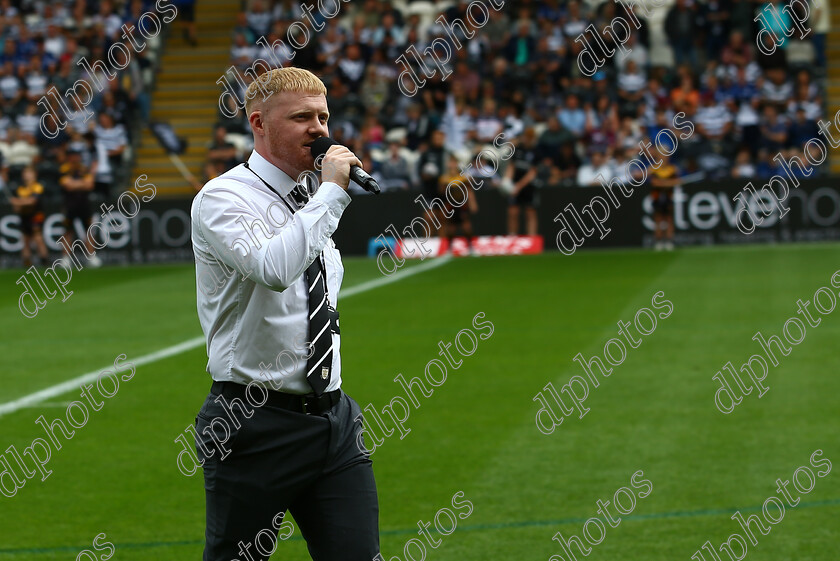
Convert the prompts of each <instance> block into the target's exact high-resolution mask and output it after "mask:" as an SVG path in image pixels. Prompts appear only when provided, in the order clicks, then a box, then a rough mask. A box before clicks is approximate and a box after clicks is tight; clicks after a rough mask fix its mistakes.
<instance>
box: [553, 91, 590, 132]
mask: <svg viewBox="0 0 840 561" xmlns="http://www.w3.org/2000/svg"><path fill="white" fill-rule="evenodd" d="M557 119H558V120H559V121H560V124H562V125H563V126H564V127H565V128H566V129H567V130H569V131H571V133H572V134H574V135H575V137H576V138H581V137H582V136H583V133H584V132H585V129H586V113H584V111H583V109H581V107H580V100H579V99H578V96H576V95H574V94H570V95H567V96H566V104H565V106H564V107H563V108H561V109H560V110H559V111H558V112H557Z"/></svg>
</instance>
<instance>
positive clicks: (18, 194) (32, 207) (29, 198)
mask: <svg viewBox="0 0 840 561" xmlns="http://www.w3.org/2000/svg"><path fill="white" fill-rule="evenodd" d="M22 177H23V183H22V184H20V185H19V186H18V187H17V189H15V191H14V196H13V197H11V198H10V199H9V200H10V202H11V203H12V209H13V210H14V212H15V214H17V215H18V216H19V217H20V231H21V234H23V248H22V249H21V257H22V258H23V267H24V268H25V269H28V268H29V267H31V266H32V242H33V241H34V242H35V247H36V248H37V249H38V257H40V258H41V265H44V266H46V264H47V246H46V245H45V244H44V236H43V234H42V233H41V229H42V227H43V224H44V207H43V202H42V200H41V199H42V197H43V195H44V186H43V185H41V184H40V183H38V176H37V175H36V173H35V168H33V167H32V166H27V167H25V168H24V169H23V173H22Z"/></svg>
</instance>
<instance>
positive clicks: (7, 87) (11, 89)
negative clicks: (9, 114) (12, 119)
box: [0, 41, 26, 111]
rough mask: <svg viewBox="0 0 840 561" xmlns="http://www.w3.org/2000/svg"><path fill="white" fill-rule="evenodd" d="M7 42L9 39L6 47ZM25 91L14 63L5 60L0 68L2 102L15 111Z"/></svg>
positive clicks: (22, 99)
mask: <svg viewBox="0 0 840 561" xmlns="http://www.w3.org/2000/svg"><path fill="white" fill-rule="evenodd" d="M8 43H9V41H6V46H7V48H8ZM25 93H26V91H25V90H24V88H23V84H22V83H21V81H20V78H18V76H17V73H16V72H15V63H14V62H12V61H11V60H6V62H4V63H3V68H2V70H0V96H2V98H3V104H4V105H5V106H6V107H8V108H9V109H10V110H11V111H16V110H17V107H18V106H19V104H20V103H21V102H22V101H24V99H25V98H24V94H25Z"/></svg>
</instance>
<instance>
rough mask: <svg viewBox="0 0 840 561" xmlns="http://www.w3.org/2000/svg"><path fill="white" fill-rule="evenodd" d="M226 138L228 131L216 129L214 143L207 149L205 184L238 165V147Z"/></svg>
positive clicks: (222, 128) (221, 128) (220, 128)
mask: <svg viewBox="0 0 840 561" xmlns="http://www.w3.org/2000/svg"><path fill="white" fill-rule="evenodd" d="M225 136H227V129H225V128H224V127H216V132H215V134H214V135H213V141H212V142H211V143H210V145H209V146H208V147H207V162H206V163H205V164H204V175H205V177H206V180H205V181H204V182H205V183H207V181H210V180H211V179H213V178H214V177H219V176H220V175H222V174H223V173H225V172H226V171H227V170H229V169H231V168H233V167H234V166H236V165H237V163H238V161H237V157H236V146H234V145H233V144H232V143H231V142H228V141H227V140H226V139H225Z"/></svg>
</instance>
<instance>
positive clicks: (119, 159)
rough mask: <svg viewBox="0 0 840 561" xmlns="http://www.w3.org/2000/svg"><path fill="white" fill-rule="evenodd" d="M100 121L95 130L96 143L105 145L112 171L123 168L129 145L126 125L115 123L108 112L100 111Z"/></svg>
mask: <svg viewBox="0 0 840 561" xmlns="http://www.w3.org/2000/svg"><path fill="white" fill-rule="evenodd" d="M98 121H99V123H98V124H97V126H96V128H94V131H93V133H94V136H95V138H96V143H98V144H101V145H102V146H103V147H104V149H105V153H106V154H107V156H108V163H109V164H110V168H111V170H112V172H113V170H118V169H121V168H122V163H123V155H124V154H125V149H126V148H127V147H128V137H127V136H126V133H125V127H123V126H122V125H120V124H115V123H114V118H113V117H112V116H111V115H109V114H108V113H100V114H99V119H98Z"/></svg>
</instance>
